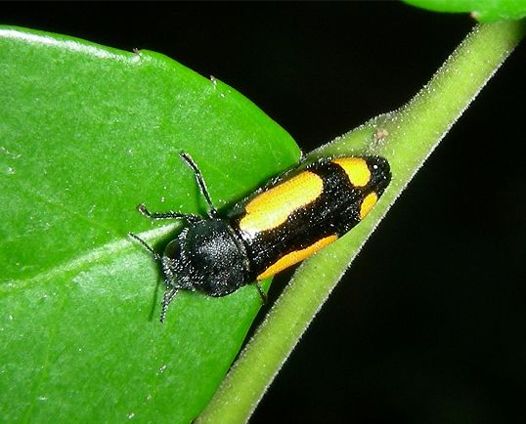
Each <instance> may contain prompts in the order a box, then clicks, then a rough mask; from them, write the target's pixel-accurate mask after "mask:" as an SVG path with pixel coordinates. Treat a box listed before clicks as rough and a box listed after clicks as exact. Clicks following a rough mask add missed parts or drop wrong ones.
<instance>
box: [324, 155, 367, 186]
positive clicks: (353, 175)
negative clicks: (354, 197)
mask: <svg viewBox="0 0 526 424" xmlns="http://www.w3.org/2000/svg"><path fill="white" fill-rule="evenodd" d="M332 162H334V163H335V164H337V165H339V166H341V167H342V169H343V170H344V171H345V173H346V174H347V177H348V178H349V181H350V182H351V184H352V185H353V186H355V187H364V186H366V185H367V183H368V182H369V181H370V180H371V171H370V170H369V167H368V166H367V162H366V161H365V160H364V159H362V158H358V157H348V158H339V159H333V161H332Z"/></svg>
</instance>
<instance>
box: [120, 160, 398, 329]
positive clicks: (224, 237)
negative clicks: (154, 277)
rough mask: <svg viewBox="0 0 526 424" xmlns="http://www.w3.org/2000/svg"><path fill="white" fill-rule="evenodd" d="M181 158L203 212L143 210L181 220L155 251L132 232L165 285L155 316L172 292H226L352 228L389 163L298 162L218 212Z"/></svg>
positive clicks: (373, 198)
mask: <svg viewBox="0 0 526 424" xmlns="http://www.w3.org/2000/svg"><path fill="white" fill-rule="evenodd" d="M180 156H181V158H182V160H183V161H184V162H185V163H186V164H187V165H188V166H189V167H190V168H191V169H192V171H193V173H194V176H195V179H196V182H197V185H198V187H199V190H200V192H201V194H202V196H203V198H204V200H205V201H206V204H207V205H208V212H207V215H206V216H200V215H195V214H187V213H180V212H174V211H169V212H150V211H149V210H148V209H147V208H146V206H145V205H144V204H140V205H139V206H138V207H137V208H138V210H139V212H140V213H142V214H143V215H144V216H146V217H148V218H151V219H175V220H182V221H184V222H185V224H186V225H185V226H184V228H183V230H182V231H181V232H180V233H179V235H178V236H177V237H176V238H174V239H173V240H171V241H170V242H169V243H168V245H167V246H166V248H165V250H164V252H163V253H162V254H159V253H158V252H156V251H155V250H154V249H153V248H152V247H150V246H149V245H148V244H147V243H146V242H145V241H143V240H142V239H141V238H139V237H138V236H137V235H135V234H132V233H130V236H131V237H133V238H134V239H136V240H138V241H139V242H140V243H141V244H142V245H143V246H144V247H145V248H146V249H148V250H149V251H150V253H151V254H152V255H153V258H154V259H155V260H156V261H158V262H159V263H160V265H161V270H162V274H163V278H164V283H165V285H166V290H165V292H164V296H163V300H162V308H161V322H163V321H164V320H165V317H166V311H167V308H168V305H169V304H170V302H171V301H172V300H173V298H174V297H175V295H176V294H177V292H178V291H179V290H190V291H201V292H204V293H205V294H207V295H209V296H215V297H219V296H226V295H228V294H230V293H232V292H234V291H236V290H237V289H239V288H240V287H242V286H244V285H246V284H248V283H250V282H253V281H256V287H257V289H258V291H259V294H260V296H261V298H262V300H263V301H266V295H265V294H264V292H263V291H262V289H261V287H260V285H259V282H260V281H261V280H264V279H266V278H269V277H272V276H273V275H275V274H277V273H278V272H280V271H282V270H284V269H286V268H288V267H290V266H292V265H294V264H296V263H298V262H300V261H302V260H304V259H306V258H307V257H309V256H311V255H313V254H314V253H315V252H317V251H318V250H320V249H321V248H323V247H325V246H327V245H328V244H330V243H332V242H334V241H335V240H336V239H338V238H339V237H341V236H342V235H344V234H345V233H347V232H348V231H349V230H351V229H352V228H353V227H354V226H356V225H357V224H358V223H359V222H360V221H361V220H362V219H364V218H365V216H366V215H367V214H368V213H369V211H370V210H371V208H372V207H373V206H374V205H375V204H376V202H377V201H378V198H379V197H380V196H381V195H382V193H383V192H384V190H385V188H386V187H387V186H388V185H389V182H390V181H391V171H390V166H389V163H388V161H387V160H386V159H384V158H383V157H380V156H344V157H334V158H322V159H318V160H317V161H315V162H312V163H310V164H308V165H307V166H305V167H298V168H296V169H293V170H292V171H288V172H286V173H284V174H282V175H280V176H278V177H275V178H273V179H271V180H270V181H269V182H268V183H267V184H265V185H263V186H262V187H261V188H259V189H258V190H256V191H255V192H254V193H252V194H250V195H249V196H247V197H245V198H244V199H243V200H241V201H239V202H237V203H236V204H234V206H232V207H231V208H229V209H228V210H226V211H225V212H224V213H219V211H218V210H217V209H216V208H215V206H214V204H213V202H212V199H211V197H210V194H209V191H208V188H207V186H206V183H205V180H204V178H203V176H202V174H201V171H200V170H199V167H198V166H197V164H196V163H195V162H194V160H193V159H192V157H191V156H190V155H189V154H188V153H185V152H182V153H181V154H180Z"/></svg>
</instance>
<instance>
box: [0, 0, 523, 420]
mask: <svg viewBox="0 0 526 424" xmlns="http://www.w3.org/2000/svg"><path fill="white" fill-rule="evenodd" d="M0 17H1V22H2V23H4V24H14V25H21V26H25V27H30V28H35V29H42V30H47V31H52V32H58V33H62V34H68V35H72V36H76V37H80V38H84V39H87V40H90V41H94V42H98V43H101V44H105V45H108V46H113V47H117V48H121V49H124V50H131V49H132V48H135V47H136V48H141V49H150V50H155V51H158V52H161V53H164V54H166V55H168V56H170V57H172V58H174V59H176V60H178V61H180V62H181V63H183V64H185V65H187V66H189V67H190V68H193V69H194V70H196V71H198V72H200V73H201V74H203V75H206V76H208V75H214V76H215V77H217V78H219V79H221V80H223V81H224V82H226V83H227V84H229V85H231V86H233V87H234V88H236V89H237V90H239V91H241V92H242V93H243V94H245V95H246V96H247V97H249V98H250V99H251V100H252V101H254V102H255V103H256V104H258V105H259V106H260V107H261V108H262V109H263V110H264V111H266V112H267V113H268V114H269V115H270V116H271V117H272V118H273V119H275V120H276V121H277V122H279V123H280V124H281V125H282V126H283V127H284V128H285V129H287V130H288V131H289V132H290V133H291V134H292V136H293V137H294V138H295V139H296V140H297V141H298V143H299V144H300V145H301V146H302V148H303V149H304V150H305V151H308V150H309V149H311V148H314V147H316V146H318V145H320V144H323V143H325V142H327V141H329V140H331V139H332V138H334V137H335V136H337V135H340V134H342V133H344V132H345V131H348V130H350V129H352V128H354V127H356V126H357V125H359V124H360V123H362V122H364V121H365V120H367V119H368V118H371V117H373V116H375V115H378V114H380V113H383V112H387V111H390V110H393V109H396V108H397V107H399V106H401V105H402V104H404V103H405V102H406V101H408V100H409V99H410V98H411V97H412V95H414V94H415V93H416V92H417V91H418V90H419V89H420V88H421V87H422V86H423V84H424V83H425V82H426V81H427V80H428V79H429V78H430V77H431V75H432V74H433V73H434V71H435V70H436V69H437V68H438V67H439V66H440V65H441V63H442V62H443V61H444V60H445V59H446V58H447V56H448V55H449V54H450V53H451V52H452V51H453V49H454V48H455V46H456V45H457V44H458V43H459V42H460V41H461V40H462V39H463V37H464V36H465V34H466V33H467V32H468V31H469V30H470V28H471V27H472V25H473V24H474V22H473V21H472V20H471V19H470V18H469V17H468V16H467V15H438V14H433V13H428V12H424V11H420V10H417V9H413V8H411V7H409V6H406V5H403V4H400V3H395V2H389V3H380V2H368V3H364V2H362V3H329V4H322V3H281V4H277V3H274V4H269V3H225V4H211V3H195V4H189V3H148V4H142V3H118V2H117V3H94V4H89V3H79V4H76V3H53V4H46V3H43V4H42V3H38V4H27V3H25V4H20V5H17V4H5V3H4V4H2V7H1V12H0ZM524 53H525V48H524V46H522V47H519V48H518V49H517V50H516V51H515V52H514V53H513V55H512V56H511V58H510V59H509V60H508V61H507V62H506V63H505V64H504V67H503V68H502V69H501V70H499V72H498V73H497V75H496V76H495V78H493V79H492V80H491V81H490V82H489V84H488V86H487V87H486V88H484V90H483V91H482V92H481V94H480V96H479V97H478V98H477V99H476V101H475V102H474V104H473V105H472V106H471V107H470V108H469V109H468V110H467V111H466V112H465V114H464V115H463V116H462V117H461V119H460V120H459V122H458V123H457V124H455V126H454V127H453V129H452V130H451V132H450V133H449V134H448V135H447V137H446V138H445V139H444V141H443V142H442V144H441V145H440V146H439V147H438V149H437V150H436V151H435V152H434V153H433V155H432V156H431V157H430V159H429V160H428V162H427V163H426V165H425V166H424V167H423V169H422V170H420V171H419V172H418V174H417V175H416V177H415V179H414V181H413V182H412V183H411V184H410V186H409V188H408V189H407V190H406V191H405V192H404V193H403V195H402V197H401V198H400V199H399V201H398V202H397V203H396V204H395V205H394V207H393V208H392V209H391V211H390V212H389V214H388V216H387V218H386V219H385V220H384V221H383V223H382V224H381V226H380V228H379V229H378V231H376V232H375V234H374V235H373V237H372V238H371V239H370V241H369V242H368V243H367V245H366V247H365V248H364V250H363V252H362V253H361V254H360V256H359V257H358V259H357V260H356V261H355V263H354V264H353V267H352V269H351V270H349V271H348V272H347V274H346V278H345V280H343V281H342V282H341V284H340V285H339V286H338V287H337V289H336V290H335V292H334V293H333V295H332V296H331V297H330V299H329V301H328V302H327V303H326V305H325V306H324V308H323V310H322V311H321V312H320V314H319V315H318V317H317V318H316V320H315V321H314V323H313V324H312V326H311V327H310V329H309V330H308V332H307V333H306V335H305V336H304V337H303V338H302V340H301V342H300V344H299V347H298V348H297V349H296V350H295V351H294V352H293V354H292V356H291V358H290V359H289V361H288V362H287V363H286V365H285V366H284V368H283V370H282V371H281V373H280V374H279V375H278V377H277V379H276V381H275V383H274V384H273V385H272V387H271V388H270V390H269V392H268V393H267V395H266V396H265V398H264V400H263V401H262V403H261V404H260V406H259V408H258V410H257V411H256V413H255V415H254V417H253V419H252V421H251V422H252V423H267V422H270V421H272V422H301V423H319V422H352V423H357V424H360V423H411V422H415V423H466V422H473V423H481V422H483V423H500V422H523V416H524V414H523V411H524V408H523V402H524V394H525V383H524V382H525V381H526V366H525V364H526V336H525V334H526V331H525V330H526V308H525V306H526V302H525V295H526V292H525V284H524V283H525V280H526V278H525V274H526V273H525V271H524V259H525V253H526V248H525V244H526V220H525V216H526V190H525V187H524V184H525V176H526V172H525V171H526V170H525V164H524V152H525V148H524V145H525V142H526V136H525V134H526V130H525V129H524V127H523V123H524V121H525V119H524V107H523V102H524V94H525V92H526V91H525V82H524V66H523V64H524V59H525V54H524ZM276 290H278V289H277V285H276V284H275V285H274V288H273V291H274V292H275V291H276ZM275 294H276V293H274V295H275Z"/></svg>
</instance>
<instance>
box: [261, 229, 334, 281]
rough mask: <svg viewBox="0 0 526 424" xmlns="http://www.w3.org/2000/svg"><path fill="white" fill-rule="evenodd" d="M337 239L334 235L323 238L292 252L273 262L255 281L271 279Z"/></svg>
mask: <svg viewBox="0 0 526 424" xmlns="http://www.w3.org/2000/svg"><path fill="white" fill-rule="evenodd" d="M337 238H338V236H337V235H335V234H334V235H332V236H328V237H324V238H322V239H320V240H318V241H317V242H316V243H314V244H311V245H310V246H308V247H306V248H305V249H300V250H294V251H293V252H290V253H288V254H286V255H285V256H283V257H281V258H280V259H278V260H277V261H276V262H274V263H273V264H272V265H270V266H269V267H268V268H267V269H266V270H265V271H264V272H262V273H261V274H259V275H258V277H257V279H258V280H264V279H265V278H270V277H272V276H273V275H275V274H277V273H278V272H281V271H283V270H284V269H286V268H288V267H289V266H292V265H294V264H297V263H298V262H301V261H302V260H304V259H306V258H308V257H309V256H312V255H314V254H315V253H316V252H317V251H318V250H320V249H321V248H323V247H325V246H327V245H329V244H331V243H332V242H333V241H336V239H337Z"/></svg>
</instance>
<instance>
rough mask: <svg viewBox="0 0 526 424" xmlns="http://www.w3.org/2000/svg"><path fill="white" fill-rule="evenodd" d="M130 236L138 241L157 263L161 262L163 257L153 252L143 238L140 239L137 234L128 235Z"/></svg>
mask: <svg viewBox="0 0 526 424" xmlns="http://www.w3.org/2000/svg"><path fill="white" fill-rule="evenodd" d="M128 235H129V236H130V237H131V238H133V239H135V240H137V241H138V242H139V243H141V245H142V246H143V247H144V248H145V249H146V250H147V251H148V252H150V253H151V255H152V256H153V259H154V260H155V261H158V262H160V261H161V255H159V254H158V253H157V252H156V251H155V250H153V248H152V247H151V246H150V245H149V244H148V243H146V242H145V241H144V240H143V239H142V238H140V237H139V236H138V235H136V234H133V233H128Z"/></svg>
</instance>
